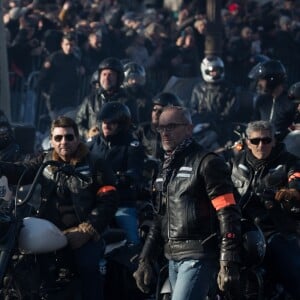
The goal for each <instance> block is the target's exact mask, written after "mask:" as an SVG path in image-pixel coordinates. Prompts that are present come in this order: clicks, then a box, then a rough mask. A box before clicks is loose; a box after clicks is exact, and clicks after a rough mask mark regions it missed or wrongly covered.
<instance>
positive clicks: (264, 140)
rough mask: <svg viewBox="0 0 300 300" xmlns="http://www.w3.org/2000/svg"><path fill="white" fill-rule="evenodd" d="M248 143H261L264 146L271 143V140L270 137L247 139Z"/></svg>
mask: <svg viewBox="0 0 300 300" xmlns="http://www.w3.org/2000/svg"><path fill="white" fill-rule="evenodd" d="M249 141H250V143H251V144H253V145H259V143H260V142H262V144H264V145H267V144H270V143H271V142H272V138H270V137H263V138H253V139H249Z"/></svg>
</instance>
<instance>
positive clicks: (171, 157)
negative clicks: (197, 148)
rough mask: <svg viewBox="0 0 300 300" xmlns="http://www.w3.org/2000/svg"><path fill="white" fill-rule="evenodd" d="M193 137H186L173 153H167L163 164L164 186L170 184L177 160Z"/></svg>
mask: <svg viewBox="0 0 300 300" xmlns="http://www.w3.org/2000/svg"><path fill="white" fill-rule="evenodd" d="M192 141H193V139H192V138H186V139H185V140H183V141H182V142H181V143H180V144H179V145H178V146H177V147H176V148H175V149H174V151H173V152H171V153H165V157H164V162H163V166H162V177H163V180H164V188H166V186H167V185H168V183H169V181H170V178H171V175H172V172H173V169H174V165H175V162H176V161H177V158H178V157H179V156H180V154H181V153H182V152H183V151H184V150H185V149H186V148H187V147H188V146H189V145H190V144H191V143H192Z"/></svg>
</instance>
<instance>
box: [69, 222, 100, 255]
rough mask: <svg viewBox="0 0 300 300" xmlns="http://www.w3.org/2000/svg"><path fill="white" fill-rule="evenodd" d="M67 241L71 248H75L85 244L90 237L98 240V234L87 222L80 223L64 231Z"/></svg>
mask: <svg viewBox="0 0 300 300" xmlns="http://www.w3.org/2000/svg"><path fill="white" fill-rule="evenodd" d="M64 234H65V235H66V238H67V240H68V243H69V245H70V247H71V248H72V249H77V248H80V247H82V246H83V245H84V244H86V243H87V242H88V241H89V240H90V239H93V240H94V241H98V240H99V238H100V236H99V233H98V232H97V231H96V230H95V228H94V227H93V226H92V225H91V224H89V223H87V222H84V223H81V224H79V225H78V226H77V227H72V228H69V229H66V230H65V231H64Z"/></svg>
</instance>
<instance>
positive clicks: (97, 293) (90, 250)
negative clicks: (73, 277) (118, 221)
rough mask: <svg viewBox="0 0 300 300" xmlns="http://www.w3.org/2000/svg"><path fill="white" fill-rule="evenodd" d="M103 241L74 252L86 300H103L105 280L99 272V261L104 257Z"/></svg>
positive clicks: (84, 246)
mask: <svg viewBox="0 0 300 300" xmlns="http://www.w3.org/2000/svg"><path fill="white" fill-rule="evenodd" d="M104 248H105V244H104V242H103V240H99V241H98V242H94V241H89V242H87V243H86V244H85V245H83V246H82V247H80V248H78V249H75V250H73V251H74V258H75V262H76V266H77V269H78V272H79V275H80V279H81V281H82V292H83V299H84V300H95V299H97V300H103V299H104V295H103V289H104V286H103V284H104V278H103V277H102V275H101V273H100V272H99V261H100V259H101V258H102V257H103V255H104Z"/></svg>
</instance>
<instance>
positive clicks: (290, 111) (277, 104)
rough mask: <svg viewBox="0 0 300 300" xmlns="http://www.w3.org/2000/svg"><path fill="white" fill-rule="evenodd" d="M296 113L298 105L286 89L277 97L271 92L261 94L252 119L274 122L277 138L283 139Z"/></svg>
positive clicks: (256, 102)
mask: <svg viewBox="0 0 300 300" xmlns="http://www.w3.org/2000/svg"><path fill="white" fill-rule="evenodd" d="M295 115H296V106H295V104H294V103H293V102H292V101H291V100H290V99H288V95H287V92H286V91H284V92H283V93H282V94H281V95H279V96H278V97H276V98H273V97H272V95H269V94H263V95H259V96H258V97H257V99H256V101H255V105H254V111H253V116H252V119H253V120H264V121H270V122H271V123H273V124H274V126H275V130H276V136H277V140H279V141H282V140H283V139H284V137H285V136H286V135H287V134H288V132H289V131H288V127H289V126H290V125H291V124H292V123H293V120H294V118H295Z"/></svg>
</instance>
